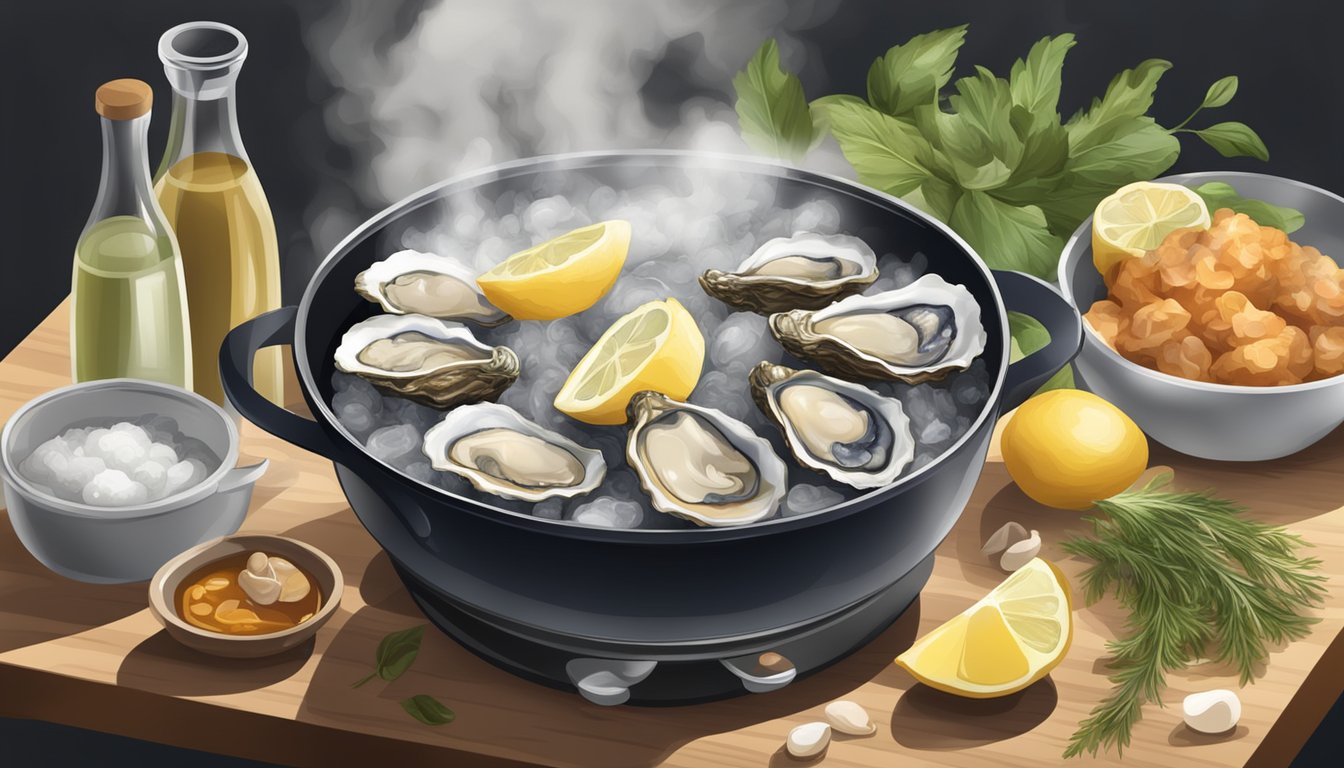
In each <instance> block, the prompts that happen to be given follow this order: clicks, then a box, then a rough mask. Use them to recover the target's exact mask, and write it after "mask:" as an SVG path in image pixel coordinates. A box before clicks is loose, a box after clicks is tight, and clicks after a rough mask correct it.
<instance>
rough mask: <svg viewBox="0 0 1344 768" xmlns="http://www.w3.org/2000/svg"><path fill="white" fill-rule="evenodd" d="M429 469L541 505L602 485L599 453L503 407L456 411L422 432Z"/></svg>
mask: <svg viewBox="0 0 1344 768" xmlns="http://www.w3.org/2000/svg"><path fill="white" fill-rule="evenodd" d="M421 450H422V451H423V452H424V454H425V455H426V456H428V457H429V463H430V466H432V467H434V468H435V469H437V470H441V471H444V472H452V473H453V474H456V475H460V476H462V477H464V478H466V479H467V480H468V481H469V482H470V483H471V484H472V485H473V486H475V487H476V489H477V490H479V491H484V492H486V493H492V494H494V495H496V496H502V497H504V498H506V499H519V500H522V501H542V500H544V499H549V498H551V497H556V496H559V497H563V498H572V497H574V496H581V495H583V494H585V493H588V492H589V491H591V490H593V489H594V488H596V487H598V486H599V485H601V483H602V478H603V477H605V476H606V473H607V463H606V462H605V461H604V460H603V459H602V452H601V451H598V450H595V449H592V448H585V447H583V446H581V445H579V444H578V443H576V442H574V441H573V440H570V439H569V438H567V437H565V436H564V435H562V434H560V433H558V432H553V431H551V430H549V429H546V428H545V427H542V426H541V425H539V424H535V423H533V422H531V421H528V420H527V419H525V418H523V417H522V416H521V415H519V413H518V412H517V411H515V410H513V409H512V408H510V407H508V406H507V405H500V404H498V403H476V404H474V405H464V406H461V407H459V408H454V409H453V410H452V411H449V412H448V414H447V415H446V416H444V417H443V421H440V422H439V423H438V424H435V425H434V426H432V427H430V428H429V430H428V431H426V432H425V439H424V442H423V443H422V444H421Z"/></svg>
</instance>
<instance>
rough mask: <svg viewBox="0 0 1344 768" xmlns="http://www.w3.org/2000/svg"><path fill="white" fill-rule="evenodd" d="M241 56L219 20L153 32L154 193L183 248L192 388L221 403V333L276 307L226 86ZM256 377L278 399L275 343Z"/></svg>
mask: <svg viewBox="0 0 1344 768" xmlns="http://www.w3.org/2000/svg"><path fill="white" fill-rule="evenodd" d="M246 56H247V39H246V38H244V37H243V35H242V33H241V32H239V31H238V30H237V29H234V28H233V27H231V26H229V25H227V24H220V23H216V22H209V21H198V22H190V23H187V24H180V25H178V26H176V27H173V28H172V29H170V30H168V31H167V32H165V33H163V36H162V37H161V38H159V58H160V59H161V60H162V61H163V67H164V72H165V74H166V75H167V77H168V82H169V84H171V85H172V87H173V111H172V123H171V125H170V126H169V129H168V146H167V148H166V149H165V151H164V154H163V162H162V163H161V164H160V165H159V170H158V172H157V173H156V175H155V190H156V191H157V193H158V196H159V204H160V205H162V206H163V211H164V213H165V214H166V215H167V217H168V222H169V223H170V224H171V226H172V227H173V231H174V232H176V233H177V240H178V244H179V246H180V247H181V249H182V261H183V265H184V268H185V271H186V282H187V298H188V306H189V307H190V309H191V333H192V344H193V346H194V348H195V350H196V360H195V366H194V368H195V389H196V391H197V392H199V393H200V394H202V395H204V396H205V397H208V398H210V399H211V400H213V401H215V402H217V403H220V404H223V403H224V391H223V388H222V387H221V385H220V382H219V361H218V355H219V347H220V344H221V342H222V341H223V340H224V335H225V334H226V333H228V332H229V329H231V328H233V327H234V326H235V325H238V324H239V323H241V322H243V321H244V320H247V319H249V318H252V317H255V316H256V315H259V314H261V313H263V312H267V311H269V310H272V309H276V308H278V307H279V306H280V262H279V249H278V247H277V244H276V237H275V222H274V220H273V219H272V217H271V209H270V206H269V204H268V203H267V202H266V194H265V193H264V192H263V191H262V188H261V182H260V181H259V180H258V179H257V174H256V172H255V170H254V169H253V168H252V164H251V162H250V161H249V160H248V157H247V152H246V150H244V149H243V141H242V137H241V136H240V135H239V132H238V118H237V105H236V101H235V83H236V81H237V79H238V72H239V70H240V69H241V68H242V65H243V60H244V58H246ZM255 376H256V387H257V391H258V392H261V393H262V394H264V395H266V396H267V397H268V398H269V399H271V400H272V401H273V402H276V403H282V402H283V392H282V388H283V380H282V377H283V372H282V368H281V357H280V350H279V349H278V348H274V349H269V350H263V351H262V352H260V353H258V355H257V358H256V368H255Z"/></svg>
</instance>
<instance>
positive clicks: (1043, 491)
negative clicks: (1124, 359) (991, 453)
mask: <svg viewBox="0 0 1344 768" xmlns="http://www.w3.org/2000/svg"><path fill="white" fill-rule="evenodd" d="M1001 446H1002V450H1003V463H1004V465H1005V466H1006V467H1007V468H1008V474H1009V475H1011V476H1012V478H1013V481H1014V482H1016V483H1017V486H1018V487H1019V488H1021V489H1022V492H1023V493H1025V494H1027V495H1028V496H1030V497H1031V498H1033V499H1035V500H1036V501H1038V502H1040V503H1041V504H1044V505H1046V506H1048V507H1056V508H1058V509H1087V508H1088V507H1090V506H1092V502H1094V501H1096V500H1098V499H1106V498H1110V497H1111V496H1114V495H1115V494H1117V493H1119V492H1121V491H1123V490H1125V489H1126V488H1128V487H1129V486H1130V485H1132V484H1133V483H1134V481H1135V480H1137V479H1139V475H1141V474H1143V471H1144V469H1146V468H1147V467H1148V440H1147V438H1145V437H1144V435H1143V431H1142V430H1140V429H1139V426H1138V425H1137V424H1135V423H1134V421H1133V420H1132V419H1130V418H1129V417H1128V416H1126V415H1125V414H1124V412H1123V411H1121V410H1120V409H1119V408H1116V407H1115V406H1114V405H1111V404H1110V403H1108V402H1106V401H1105V400H1103V399H1101V398H1100V397H1097V396H1096V395H1094V394H1092V393H1091V392H1083V391H1081V390H1077V389H1056V390H1053V391H1051V392H1045V393H1042V394H1040V395H1037V396H1036V397H1033V398H1031V399H1030V400H1028V401H1027V402H1025V403H1023V404H1022V406H1021V407H1020V408H1018V409H1017V412H1016V413H1014V414H1013V416H1012V418H1011V419H1009V421H1008V426H1006V427H1004V428H1003V437H1002V443H1001Z"/></svg>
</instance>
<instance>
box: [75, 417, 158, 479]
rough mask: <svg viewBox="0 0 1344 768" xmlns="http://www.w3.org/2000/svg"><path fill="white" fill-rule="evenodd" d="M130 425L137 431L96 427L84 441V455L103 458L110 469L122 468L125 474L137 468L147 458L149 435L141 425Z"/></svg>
mask: <svg viewBox="0 0 1344 768" xmlns="http://www.w3.org/2000/svg"><path fill="white" fill-rule="evenodd" d="M128 426H131V427H132V428H133V429H134V430H135V431H134V432H132V431H131V430H129V429H118V430H111V429H95V430H94V431H92V432H90V433H89V436H88V438H86V439H85V441H84V455H85V456H91V457H94V458H99V459H102V460H103V461H105V462H106V463H107V466H108V468H109V469H117V470H121V472H122V473H123V474H124V473H128V472H130V471H131V470H133V469H135V468H136V467H138V466H139V465H140V464H141V462H143V461H144V460H145V458H146V455H147V453H148V449H149V437H148V436H147V435H146V434H145V433H144V430H142V429H140V428H139V427H135V426H134V425H128ZM142 441H143V443H142Z"/></svg>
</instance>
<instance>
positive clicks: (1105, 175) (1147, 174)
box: [1068, 117, 1181, 214]
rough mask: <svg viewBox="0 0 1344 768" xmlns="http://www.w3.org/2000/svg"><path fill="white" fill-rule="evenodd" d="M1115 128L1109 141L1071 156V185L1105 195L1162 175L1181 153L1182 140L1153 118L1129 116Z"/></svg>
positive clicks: (1099, 198) (1089, 211)
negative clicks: (1135, 182) (1136, 182)
mask: <svg viewBox="0 0 1344 768" xmlns="http://www.w3.org/2000/svg"><path fill="white" fill-rule="evenodd" d="M1113 130H1114V131H1115V132H1116V133H1115V136H1114V138H1112V139H1111V140H1110V141H1108V142H1106V143H1105V144H1099V145H1096V146H1093V147H1089V148H1087V149H1085V150H1083V151H1081V152H1076V153H1075V154H1074V155H1073V157H1071V158H1070V159H1069V163H1068V173H1069V175H1070V176H1071V179H1070V184H1071V185H1073V186H1075V187H1078V188H1081V189H1087V188H1092V189H1095V190H1096V191H1097V192H1098V193H1100V194H1101V197H1105V196H1106V195H1109V194H1110V193H1111V192H1114V191H1115V190H1116V189H1118V188H1119V187H1122V186H1124V185H1125V184H1129V183H1130V182H1133V181H1139V180H1143V179H1152V178H1155V177H1157V176H1160V175H1162V173H1163V172H1165V171H1166V170H1167V169H1168V168H1170V167H1171V166H1172V165H1173V164H1174V163H1175V162H1176V158H1177V157H1179V156H1180V154H1181V143H1180V141H1178V140H1177V139H1176V137H1175V136H1172V135H1171V134H1169V133H1167V132H1166V131H1165V130H1163V129H1162V126H1160V125H1158V124H1157V123H1155V122H1153V120H1152V118H1149V117H1136V118H1130V119H1129V120H1126V121H1124V122H1122V123H1119V124H1117V125H1115V126H1114V128H1113ZM1101 197H1098V198H1097V202H1101ZM1095 207H1096V205H1095V203H1094V204H1092V205H1091V206H1089V210H1088V213H1089V214H1090V213H1091V209H1092V208H1095Z"/></svg>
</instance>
